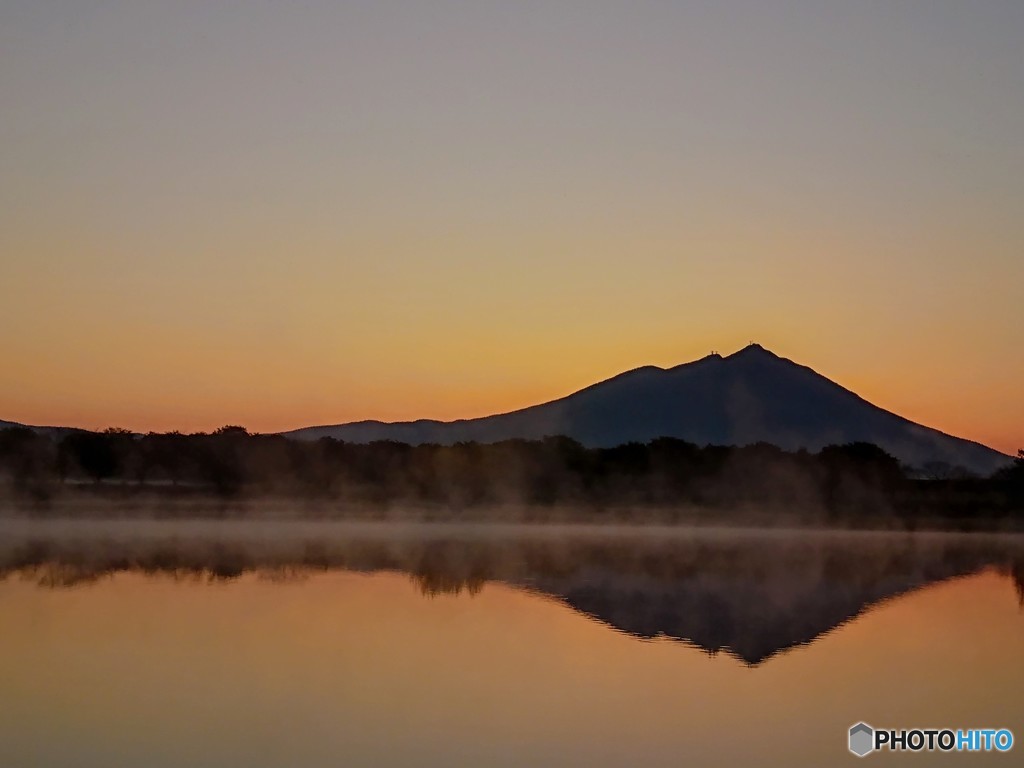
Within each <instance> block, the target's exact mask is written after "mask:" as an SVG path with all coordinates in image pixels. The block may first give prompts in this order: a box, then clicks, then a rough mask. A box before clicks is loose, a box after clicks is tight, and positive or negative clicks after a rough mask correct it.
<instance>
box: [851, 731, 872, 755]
mask: <svg viewBox="0 0 1024 768" xmlns="http://www.w3.org/2000/svg"><path fill="white" fill-rule="evenodd" d="M874 750H875V729H874V728H872V727H871V726H870V725H868V724H867V723H857V724H856V725H855V726H853V727H852V728H850V751H851V752H853V754H855V755H856V756H857V757H864V756H866V755H869V754H871V753H872V752H874Z"/></svg>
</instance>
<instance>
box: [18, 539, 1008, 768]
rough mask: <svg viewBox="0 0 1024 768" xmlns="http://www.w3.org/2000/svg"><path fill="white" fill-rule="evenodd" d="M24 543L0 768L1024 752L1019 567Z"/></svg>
mask: <svg viewBox="0 0 1024 768" xmlns="http://www.w3.org/2000/svg"><path fill="white" fill-rule="evenodd" d="M0 532H2V534H3V537H2V539H0V541H2V543H0V567H2V570H3V573H4V574H5V576H6V577H5V578H4V579H3V580H2V581H0V765H2V766H11V767H18V766H33V767H34V766H42V767H44V768H45V767H48V766H76V767H77V766H82V767H84V766H95V767H96V768H112V767H114V766H148V767H152V768H158V767H162V766H175V767H178V766H218V767H221V766H224V767H227V768H234V767H236V766H237V767H239V768H241V767H243V766H245V767H250V766H251V767H262V766H268V767H269V766H339V765H345V766H362V765H366V766H377V765H384V766H391V765H393V766H453V765H465V766H524V765H542V766H567V765H588V766H678V765H681V764H690V765H704V766H730V767H731V766H740V765H777V766H783V765H800V766H804V765H852V764H860V763H857V762H856V761H857V758H855V757H853V756H852V755H850V754H849V753H848V752H847V751H846V729H847V728H848V727H849V726H850V725H851V724H852V723H854V722H857V721H859V720H865V721H867V722H869V723H872V724H875V725H887V726H895V727H913V726H922V727H934V726H951V727H981V726H1005V727H1009V728H1011V729H1013V730H1014V731H1015V733H1016V735H1017V738H1018V741H1020V739H1024V697H1022V695H1021V692H1022V691H1024V611H1022V608H1021V590H1022V584H1024V579H1022V575H1024V568H1022V564H1024V545H1022V543H1021V542H1020V540H1019V539H1015V538H1012V537H992V536H989V537H984V536H975V537H965V536H938V535H915V536H910V535H905V534H904V535H881V534H827V533H813V534H812V533H784V532H768V533H765V532H755V531H746V532H727V531H694V530H689V531H686V530H669V529H647V530H643V531H629V530H626V529H612V530H606V531H601V530H594V529H568V528H511V527H503V526H482V527H477V528H474V527H453V526H403V527H399V526H389V525H377V526H374V525H345V524H340V525H338V524H335V525H332V524H291V525H280V526H277V525H272V524H245V523H219V524H218V523H196V524H182V523H102V524H101V523H92V524H77V525H72V524H70V523H60V522H49V523H45V524H43V523H29V522H11V521H8V522H6V523H3V524H2V528H0ZM1022 749H1024V745H1022V744H1018V746H1017V747H1016V748H1015V750H1014V751H1013V752H1011V753H1009V754H1008V755H995V754H992V755H984V756H980V757H979V756H967V755H948V756H930V755H903V756H900V755H892V754H882V755H872V756H870V757H868V758H867V759H868V760H869V761H875V762H878V763H879V764H886V765H889V764H894V765H895V764H905V765H934V764H949V765H972V764H977V763H979V762H980V763H984V764H989V765H1018V764H1021V761H1022V760H1024V758H1022V757H1021V755H1022V754H1024V752H1021V750H1022Z"/></svg>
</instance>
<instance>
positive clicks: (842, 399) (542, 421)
mask: <svg viewBox="0 0 1024 768" xmlns="http://www.w3.org/2000/svg"><path fill="white" fill-rule="evenodd" d="M285 434H286V435H287V436H289V437H293V438H296V439H302V440H315V439H318V438H321V437H333V438H336V439H338V440H346V441H349V442H353V443H368V442H373V441H375V440H395V441H400V442H404V443H410V444H414V445H415V444H421V443H438V444H442V445H445V444H452V443H456V442H464V441H466V442H468V441H476V442H481V443H493V442H498V441H501V440H508V439H514V438H522V439H540V438H543V437H546V436H550V435H566V436H568V437H571V438H573V439H575V440H578V441H579V442H581V443H583V444H584V445H586V446H588V447H611V446H615V445H621V444H622V443H627V442H648V441H650V440H653V439H655V438H658V437H675V438H680V439H683V440H688V441H690V442H693V443H696V444H698V445H709V444H711V445H748V444H751V443H757V442H766V443H772V444H774V445H777V446H779V447H780V448H784V449H786V450H798V449H800V448H806V449H807V450H810V451H817V450H820V449H821V448H822V447H824V446H826V445H830V444H839V443H850V442H859V441H863V442H870V443H875V444H876V445H878V446H880V447H882V448H883V449H885V450H886V451H888V452H889V453H890V454H892V455H893V456H896V457H897V458H898V459H900V460H901V461H903V462H904V463H906V464H909V465H911V466H915V467H921V466H923V465H925V464H927V463H929V462H943V463H945V464H948V465H950V466H960V467H964V468H966V469H968V470H970V471H972V472H976V473H978V474H982V475H987V474H990V473H991V472H993V471H995V470H996V469H998V468H1000V467H1002V466H1004V465H1005V464H1007V463H1008V462H1009V461H1010V457H1008V456H1006V455H1005V454H1003V453H1000V452H998V451H995V450H993V449H991V448H988V447H987V446H984V445H981V444H980V443H976V442H973V441H970V440H964V439H962V438H958V437H953V436H951V435H947V434H945V433H943V432H939V431H938V430H935V429H931V428H929V427H925V426H922V425H920V424H916V423H914V422H912V421H910V420H908V419H905V418H903V417H901V416H898V415H896V414H895V413H892V412H890V411H886V410H884V409H883V408H879V407H878V406H876V405H873V404H872V403H869V402H868V401H866V400H864V399H863V398H861V397H859V396H858V395H856V394H855V393H853V392H851V391H850V390H848V389H845V388H843V387H841V386H840V385H838V384H836V383H835V382H833V381H830V380H829V379H827V378H825V377H824V376H822V375H820V374H818V373H816V372H815V371H813V370H812V369H810V368H808V367H806V366H803V365H798V364H797V363H794V362H792V361H791V360H788V359H786V358H782V357H779V356H778V355H775V354H774V353H772V352H770V351H768V350H766V349H764V348H763V347H761V346H760V345H757V344H752V345H750V346H748V347H746V348H745V349H742V350H740V351H739V352H736V353H735V354H732V355H728V356H727V357H722V356H721V355H718V354H712V355H709V356H707V357H704V358H701V359H700V360H695V361H693V362H691V363H685V364H683V365H678V366H675V367H674V368H668V369H664V368H658V367H656V366H646V367H643V368H637V369H635V370H632V371H627V372H626V373H622V374H620V375H618V376H615V377H613V378H611V379H608V380H606V381H602V382H600V383H598V384H594V385H592V386H590V387H587V388H586V389H582V390H580V391H578V392H575V393H574V394H571V395H569V396H567V397H563V398H561V399H558V400H553V401H551V402H548V403H543V404H541V405H535V406H532V407H529V408H524V409H522V410H518V411H512V412H510V413H503V414H498V415H495V416H486V417H483V418H478V419H463V420H459V421H451V422H442V421H431V420H420V421H411V422H395V423H385V422H380V421H360V422H353V423H350V424H339V425H334V426H318V427H307V428H304V429H298V430H294V431H292V432H287V433H285Z"/></svg>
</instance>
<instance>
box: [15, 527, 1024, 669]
mask: <svg viewBox="0 0 1024 768" xmlns="http://www.w3.org/2000/svg"><path fill="white" fill-rule="evenodd" d="M0 527H2V530H3V533H4V534H5V535H4V536H3V537H2V544H0V575H2V576H11V575H18V576H20V577H21V578H23V579H30V580H34V581H36V582H37V583H38V584H39V585H41V586H45V587H53V588H67V587H74V586H76V585H79V584H83V583H87V582H90V581H95V580H97V579H102V578H104V577H107V576H109V575H112V574H115V573H119V572H135V573H143V574H150V575H164V576H171V577H173V578H176V579H190V580H197V579H198V580H204V579H205V580H215V581H219V580H230V579H234V578H237V577H239V576H241V575H242V574H244V573H246V572H256V573H258V574H260V575H261V576H264V577H267V578H271V579H277V580H296V579H302V578H305V577H306V576H308V575H310V574H312V573H315V572H322V571H327V570H349V571H359V572H375V571H399V572H404V573H407V574H409V576H410V577H411V578H412V579H413V580H414V581H415V583H416V584H417V585H418V586H419V588H420V590H421V591H422V592H423V593H424V594H425V595H434V594H440V593H460V592H463V591H466V592H468V593H469V594H470V595H472V594H475V593H477V592H478V591H479V590H480V589H481V588H482V587H483V585H484V584H486V583H487V582H501V583H504V584H507V585H510V586H513V587H516V588H521V589H525V590H529V591H532V592H534V593H538V594H541V595H545V596H549V597H550V598H553V599H556V600H559V601H562V602H564V603H565V604H566V605H568V606H570V607H571V608H573V609H575V610H576V611H579V612H581V613H583V614H586V615H588V616H590V617H592V618H594V619H595V620H597V621H599V622H602V623H604V624H606V625H608V626H609V627H611V628H614V629H615V630H618V631H620V632H623V633H627V634H629V635H632V636H635V637H637V638H654V637H667V638H670V639H674V640H678V641H683V642H686V643H689V644H691V645H693V646H695V647H698V648H700V649H703V650H704V651H706V652H708V653H710V654H715V653H718V652H719V651H724V652H726V653H728V654H730V655H732V656H734V657H735V658H737V659H739V660H741V661H743V662H744V663H746V664H748V665H757V664H760V663H762V662H764V661H766V660H768V659H770V658H772V657H773V656H775V655H776V654H778V653H780V652H784V651H786V650H788V649H791V648H794V647H796V646H801V645H806V644H808V643H812V642H814V641H815V640H817V639H819V638H821V637H822V636H823V635H825V634H827V633H828V632H830V631H831V630H833V629H834V628H836V627H838V626H840V625H842V624H844V623H846V622H848V621H850V620H852V619H854V618H855V617H857V616H858V615H860V614H861V613H863V612H864V611H865V610H867V609H869V608H870V607H872V606H873V605H876V604H878V603H880V602H882V601H885V600H888V599H891V598H894V597H897V596H899V595H902V594H904V593H906V592H909V591H911V590H915V589H918V588H921V587H925V586H927V585H930V584H934V583H936V582H940V581H944V580H947V579H952V578H956V577H959V576H966V575H969V574H973V573H977V572H980V571H983V570H986V569H997V570H998V571H999V572H1001V573H1004V574H1006V575H1007V576H1008V577H1009V578H1011V579H1012V580H1013V582H1014V584H1015V586H1016V589H1017V594H1018V597H1019V599H1021V600H1022V601H1024V540H1022V539H1021V538H1020V537H1018V536H1013V535H997V534H986V535H981V534H974V535H963V534H938V533H917V534H906V533H899V534H889V533H869V532H838V531H753V530H727V529H681V528H653V527H651V528H627V527H582V526H564V527H559V526H501V525H477V526H469V525H467V526H462V525H436V524H435V525H431V524H421V525H394V524H369V523H279V524H278V523H267V522H257V523H240V522H232V523H216V522H194V523H182V522H168V523H164V522H158V521H145V522H139V521H132V522H128V521H122V522H116V521H109V522H96V521H93V522H82V523H73V522H60V521H44V522H35V521H33V522H30V521H10V520H9V521H4V522H3V523H2V524H0Z"/></svg>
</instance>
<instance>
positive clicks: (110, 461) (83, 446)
mask: <svg viewBox="0 0 1024 768" xmlns="http://www.w3.org/2000/svg"><path fill="white" fill-rule="evenodd" d="M115 439H116V437H115V436H114V435H111V434H107V433H105V432H73V433H72V434H70V435H68V436H67V437H66V438H64V441H63V445H64V446H65V447H66V448H67V449H68V450H69V452H70V454H71V455H72V456H73V457H74V459H75V461H76V462H77V463H78V466H79V467H81V469H82V471H83V472H85V474H86V475H88V476H89V477H91V478H92V479H93V481H94V482H97V483H99V482H102V481H103V480H106V479H107V478H109V477H112V476H113V475H114V474H115V473H116V472H117V470H118V460H117V459H118V457H117V451H116V450H115Z"/></svg>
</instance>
